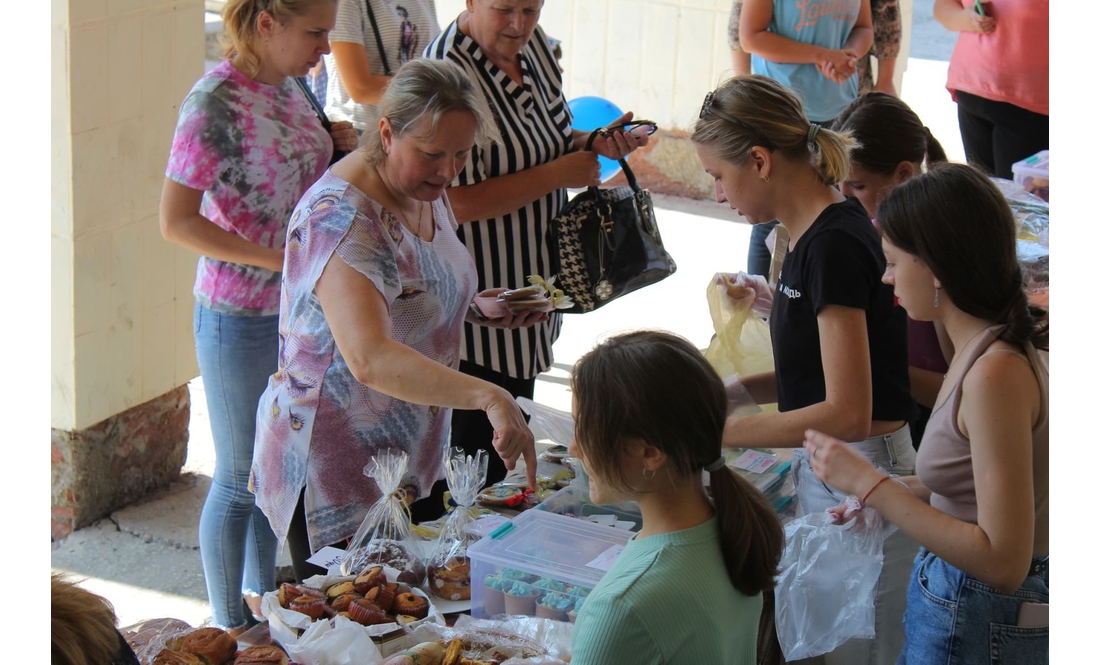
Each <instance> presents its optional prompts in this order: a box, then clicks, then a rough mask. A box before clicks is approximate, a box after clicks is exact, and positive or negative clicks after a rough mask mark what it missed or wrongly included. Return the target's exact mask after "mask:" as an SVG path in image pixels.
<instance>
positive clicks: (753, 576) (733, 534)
mask: <svg viewBox="0 0 1100 665" xmlns="http://www.w3.org/2000/svg"><path fill="white" fill-rule="evenodd" d="M710 490H711V495H712V496H713V498H714V510H715V512H716V513H717V514H718V523H719V525H720V528H719V533H720V538H721V541H722V556H723V557H724V558H725V560H726V572H727V573H729V576H730V582H731V583H732V584H733V586H734V588H736V589H737V590H738V591H740V592H741V593H743V594H745V595H746V596H755V595H756V594H758V593H760V592H761V591H769V590H771V589H773V588H774V587H775V576H776V574H778V570H779V559H780V558H781V557H782V555H783V525H782V524H781V523H780V522H779V518H778V517H777V516H776V514H775V508H773V507H772V505H771V503H770V502H769V501H768V499H767V497H765V496H764V495H763V494H761V493H760V491H759V490H757V489H756V488H755V487H753V486H752V484H751V483H749V481H747V480H745V479H744V478H742V477H741V476H739V475H737V474H736V473H734V472H733V470H731V469H730V468H729V467H727V466H725V465H723V466H722V468H721V469H718V470H717V471H714V472H712V473H711V474H710Z"/></svg>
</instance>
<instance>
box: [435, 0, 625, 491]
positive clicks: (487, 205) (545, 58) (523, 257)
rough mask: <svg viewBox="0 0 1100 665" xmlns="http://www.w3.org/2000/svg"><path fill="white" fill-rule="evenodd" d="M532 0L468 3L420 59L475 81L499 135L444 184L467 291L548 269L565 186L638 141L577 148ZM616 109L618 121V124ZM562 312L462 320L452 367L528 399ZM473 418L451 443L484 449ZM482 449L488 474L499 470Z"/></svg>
mask: <svg viewBox="0 0 1100 665" xmlns="http://www.w3.org/2000/svg"><path fill="white" fill-rule="evenodd" d="M541 11H542V0H468V1H467V3H466V11H464V12H462V14H460V15H459V17H458V18H457V19H456V20H455V21H454V22H452V23H451V24H450V25H449V26H447V28H446V29H445V30H444V31H443V32H442V33H440V35H439V36H438V37H437V38H436V39H435V40H434V41H433V42H432V43H431V44H430V45H429V46H428V48H427V49H426V50H425V51H424V57H428V58H433V59H437V60H444V59H445V60H450V61H452V62H455V63H457V64H459V65H461V66H462V67H463V68H464V69H465V70H466V72H467V74H469V76H470V78H471V79H473V80H474V81H475V82H476V83H477V87H478V90H479V91H480V92H481V94H482V95H483V96H484V97H485V100H486V102H487V103H488V104H489V107H490V108H491V109H492V110H493V115H494V116H495V118H496V121H497V127H498V129H499V131H500V135H501V137H502V141H501V142H500V143H497V144H493V145H486V146H482V147H477V148H475V149H474V151H473V153H472V154H471V156H470V159H469V161H468V162H467V164H466V168H465V169H464V170H463V171H462V172H461V173H459V175H458V178H456V180H455V182H454V183H453V185H452V187H451V188H450V190H449V191H448V196H449V197H450V200H451V205H452V207H453V208H454V213H455V217H456V218H457V219H458V221H459V224H460V227H459V231H458V237H459V238H460V239H461V240H462V242H463V243H464V244H465V245H466V248H467V249H468V250H469V251H470V254H471V255H472V256H473V258H474V262H475V263H476V264H477V269H478V290H483V289H487V288H499V287H510V288H515V287H520V286H524V285H526V283H527V276H528V275H535V274H538V275H542V276H543V277H549V276H550V274H551V271H552V265H551V260H550V250H549V245H548V242H547V234H548V232H549V228H550V220H551V219H553V218H554V217H555V216H556V215H557V214H558V212H559V211H560V210H561V208H562V206H564V205H565V203H566V201H567V200H568V194H567V192H566V189H567V188H570V187H586V186H589V185H597V184H599V182H600V166H599V162H598V161H597V158H596V156H597V154H600V155H604V156H606V157H610V158H612V159H619V158H620V157H622V156H624V155H626V154H627V153H629V152H630V151H632V150H634V149H635V148H637V147H639V146H642V145H645V144H646V142H647V138H646V137H644V136H643V137H641V138H639V137H635V136H634V135H633V134H629V133H625V132H614V133H612V134H611V135H609V136H608V137H606V138H605V137H601V138H599V139H597V140H596V141H595V142H594V143H593V151H592V152H586V151H584V150H580V149H579V147H580V146H583V145H584V144H585V140H586V139H587V136H588V135H587V133H586V132H576V131H574V130H573V129H572V127H571V124H572V121H573V116H572V113H570V111H569V107H568V106H567V105H566V100H565V95H564V92H563V91H562V76H561V68H560V67H559V66H558V63H557V60H556V59H555V57H554V55H553V50H552V48H551V46H550V44H549V42H548V40H547V37H546V34H545V33H544V32H543V31H542V29H541V28H540V27H539V26H538V20H539V14H540V12H541ZM632 117H633V116H632V114H630V113H628V114H626V115H625V116H624V117H623V118H622V120H629V119H631V118H632ZM560 330H561V314H558V313H553V314H551V315H550V319H549V320H548V321H547V322H545V323H543V324H539V325H535V326H532V327H530V328H525V329H523V330H501V329H496V328H489V327H484V326H478V325H473V324H469V323H467V324H466V330H465V334H464V335H463V339H462V363H461V370H462V371H463V372H465V373H467V374H472V375H473V376H476V377H479V378H482V379H485V380H487V381H490V382H492V383H494V384H496V385H499V386H502V387H504V388H506V389H507V390H508V391H509V392H511V393H512V395H513V396H516V397H519V396H521V395H522V396H526V397H532V396H533V395H534V390H535V377H536V376H537V375H538V373H539V372H542V371H544V370H546V369H547V368H549V366H550V363H551V362H553V358H554V356H553V350H552V349H551V345H552V344H553V342H554V340H555V339H557V336H558V332H559V331H560ZM492 435H493V432H492V428H491V427H490V425H489V421H488V420H487V419H486V418H485V416H484V414H483V413H481V412H477V411H455V412H454V415H453V417H452V424H451V440H452V442H453V443H454V444H455V445H458V446H461V447H462V448H464V449H466V451H467V452H473V451H474V450H477V449H486V450H488V449H491V442H492ZM497 461H498V460H496V459H493V458H492V457H490V466H489V481H490V482H495V481H498V480H500V479H502V478H503V477H504V475H505V469H504V466H503V465H502V464H497V463H496V462H497Z"/></svg>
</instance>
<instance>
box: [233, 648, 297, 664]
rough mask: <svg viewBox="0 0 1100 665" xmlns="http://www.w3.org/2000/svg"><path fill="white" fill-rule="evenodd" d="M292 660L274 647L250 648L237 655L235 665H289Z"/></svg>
mask: <svg viewBox="0 0 1100 665" xmlns="http://www.w3.org/2000/svg"><path fill="white" fill-rule="evenodd" d="M288 663H290V659H289V658H287V655H286V654H285V653H283V650H282V649H280V648H279V647H274V646H254V647H248V648H247V649H245V650H244V651H242V652H240V653H239V654H237V659H236V660H234V661H233V665H288Z"/></svg>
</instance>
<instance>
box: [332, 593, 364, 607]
mask: <svg viewBox="0 0 1100 665" xmlns="http://www.w3.org/2000/svg"><path fill="white" fill-rule="evenodd" d="M356 598H362V596H360V595H359V594H357V593H345V594H341V595H339V596H337V597H336V598H333V599H332V603H330V605H331V606H332V609H334V610H336V611H337V612H346V611H347V610H348V607H349V606H350V605H351V604H352V602H353V601H354V600H355V599H356Z"/></svg>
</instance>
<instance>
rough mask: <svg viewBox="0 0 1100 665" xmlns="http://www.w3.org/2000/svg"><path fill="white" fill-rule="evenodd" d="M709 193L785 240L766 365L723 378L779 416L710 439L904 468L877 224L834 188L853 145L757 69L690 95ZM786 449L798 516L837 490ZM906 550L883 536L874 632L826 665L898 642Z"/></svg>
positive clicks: (901, 376) (736, 422)
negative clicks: (805, 445)
mask: <svg viewBox="0 0 1100 665" xmlns="http://www.w3.org/2000/svg"><path fill="white" fill-rule="evenodd" d="M692 141H693V142H694V143H695V147H696V150H697V152H698V154H699V159H700V161H701V162H702V164H703V167H704V168H705V169H706V171H707V173H708V174H710V175H711V176H712V177H713V178H714V186H715V193H716V197H717V199H718V201H719V202H727V203H729V205H730V207H731V208H733V209H734V210H736V211H738V212H739V213H740V214H741V215H743V216H745V217H746V218H747V219H748V220H749V222H750V223H752V224H759V223H762V222H767V221H770V220H773V219H775V220H778V221H779V223H780V224H782V225H783V226H784V228H785V229H786V230H787V233H788V234H789V236H790V245H789V249H788V252H787V256H786V258H785V259H784V261H783V266H782V271H781V272H780V274H779V277H778V282H777V284H776V289H775V297H774V305H773V308H772V312H771V317H770V328H771V336H772V346H773V350H774V354H775V370H774V371H772V372H767V373H763V374H756V375H752V376H747V377H743V378H742V379H741V380H739V381H733V382H730V385H729V386H728V389H729V394H730V396H731V399H734V398H735V396H736V395H744V394H745V393H746V391H747V393H748V395H749V396H750V397H751V398H752V400H753V401H754V402H756V403H758V404H765V403H773V402H774V403H777V404H778V407H779V412H778V413H763V414H758V415H753V416H740V417H739V416H730V417H729V418H727V419H726V424H725V431H724V434H723V444H724V445H726V446H736V447H782V448H799V447H800V446H801V444H802V440H803V436H804V433H805V431H806V430H807V429H811V428H812V429H815V430H819V431H823V432H828V433H829V434H830V435H831V436H834V437H836V438H838V439H840V440H843V441H847V442H852V443H853V447H854V449H856V450H858V451H859V452H860V453H862V454H863V455H864V456H865V457H866V458H867V459H869V460H870V461H871V462H872V463H873V464H874V465H875V466H877V467H878V468H879V469H880V470H882V471H884V472H886V473H888V474H899V475H908V474H911V473H912V472H913V467H914V463H915V458H916V453H915V452H914V450H913V445H912V441H911V438H910V434H909V426H908V425H907V424H906V423H907V421H908V420H909V419H910V418H911V417H912V415H913V412H914V403H913V400H912V398H911V397H910V395H909V374H908V358H907V349H906V343H905V339H906V319H905V312H904V311H903V310H901V309H900V308H898V307H896V306H895V305H894V296H893V291H892V289H891V288H890V287H889V286H888V285H885V284H883V283H882V282H881V277H882V274H883V272H884V271H885V270H886V260H885V258H884V256H883V253H882V245H881V240H880V237H879V235H878V232H877V231H876V230H875V228H874V226H873V225H872V224H871V220H870V218H869V217H868V216H867V213H866V211H865V210H864V208H863V206H862V205H861V204H860V202H859V201H858V200H856V199H855V198H849V197H846V196H845V195H844V194H842V193H841V192H840V191H839V190H838V189H837V188H836V185H838V184H839V183H840V182H841V181H843V180H844V179H845V178H846V177H847V175H848V172H849V168H850V157H849V155H850V153H851V151H852V150H853V148H854V147H855V145H856V143H855V141H854V140H853V139H852V138H851V136H850V134H848V133H847V132H835V131H832V130H830V129H826V128H824V127H821V126H819V125H818V124H816V123H812V122H810V121H809V120H807V119H806V115H805V114H804V112H803V109H802V103H801V102H800V101H799V99H798V97H797V96H796V95H795V94H794V93H792V92H791V91H790V90H788V89H786V88H784V87H783V86H782V85H780V84H779V83H778V82H776V81H774V80H772V79H770V78H767V77H764V76H757V75H754V76H740V77H735V78H732V79H730V80H728V81H726V82H725V83H723V84H722V85H721V86H719V88H718V89H717V90H715V91H714V92H711V93H709V94H708V95H707V96H706V99H705V100H704V102H703V107H702V109H701V110H700V113H699V120H698V121H697V122H696V125H695V128H694V130H693V133H692ZM812 462H813V460H811V459H810V458H809V457H808V456H807V454H806V452H805V451H804V450H801V449H798V450H796V451H795V458H794V467H795V476H796V477H795V482H796V486H797V489H798V496H799V501H800V503H801V505H802V507H803V509H804V511H805V512H807V513H812V512H822V511H824V510H826V509H828V508H831V507H833V506H835V505H837V504H838V503H840V502H841V501H842V500H843V499H844V497H845V493H844V492H841V491H840V490H837V489H835V488H832V487H830V486H827V485H825V484H824V483H822V482H821V481H820V480H818V479H817V478H815V477H814V475H813V470H812V466H811V465H812ZM916 549H917V548H916V545H915V543H914V542H913V541H912V540H911V539H909V538H908V537H907V536H904V535H901V534H895V535H894V536H891V537H890V538H889V539H888V540H887V542H886V548H885V553H884V554H885V559H886V560H885V563H884V566H883V572H882V575H881V577H880V580H879V586H878V589H877V592H876V598H875V604H876V616H875V639H874V640H851V641H849V642H848V643H846V644H843V645H841V647H840V648H838V649H837V650H836V651H834V652H833V653H831V654H826V656H825V657H824V660H825V662H837V663H855V664H862V663H876V664H878V663H883V664H885V663H893V662H894V661H895V660H896V659H897V656H898V654H899V653H900V652H901V649H902V646H903V645H904V633H903V627H902V615H903V614H904V611H905V588H906V581H907V577H908V571H909V568H910V566H911V564H912V562H913V558H914V556H915V554H916Z"/></svg>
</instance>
